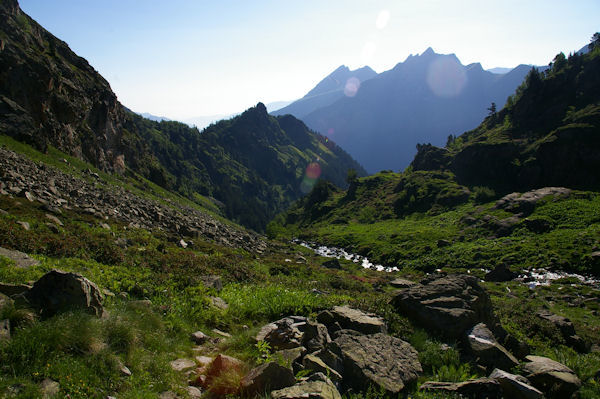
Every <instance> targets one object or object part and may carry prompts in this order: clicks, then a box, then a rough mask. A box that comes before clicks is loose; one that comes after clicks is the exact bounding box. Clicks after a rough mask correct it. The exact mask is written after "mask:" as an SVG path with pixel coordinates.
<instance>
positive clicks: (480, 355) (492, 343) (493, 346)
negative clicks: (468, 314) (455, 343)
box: [466, 323, 519, 370]
mask: <svg viewBox="0 0 600 399" xmlns="http://www.w3.org/2000/svg"><path fill="white" fill-rule="evenodd" d="M466 342H467V345H468V347H469V351H470V352H471V354H472V355H473V356H474V357H475V359H476V362H477V364H480V365H483V366H485V367H486V368H487V369H488V370H493V369H494V368H497V367H499V368H503V369H511V368H513V367H515V366H518V365H519V361H518V360H517V359H516V358H515V357H514V356H513V355H512V354H511V353H509V352H508V351H507V350H506V348H504V347H503V346H502V345H500V344H499V343H498V341H497V340H496V337H494V334H493V333H492V332H491V331H490V330H489V329H488V328H487V326H486V325H485V324H483V323H479V324H477V325H475V326H474V327H473V328H472V329H471V330H469V331H468V332H467V339H466Z"/></svg>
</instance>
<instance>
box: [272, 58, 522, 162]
mask: <svg viewBox="0 0 600 399" xmlns="http://www.w3.org/2000/svg"><path fill="white" fill-rule="evenodd" d="M529 69H531V67H530V66H526V65H519V66H518V67H516V68H514V69H513V70H511V71H510V72H509V73H506V74H501V75H499V74H494V73H492V72H489V71H484V70H483V68H482V67H481V65H480V64H477V63H476V64H470V65H466V66H465V65H462V64H461V63H460V61H459V60H458V58H456V56H455V55H454V54H448V55H443V54H437V53H435V52H434V51H433V49H431V48H428V49H427V50H426V51H425V52H424V53H423V54H421V55H416V56H412V55H411V56H409V57H408V58H407V59H406V60H405V61H404V62H400V63H398V64H397V65H396V66H395V67H394V68H393V69H391V70H389V71H385V72H382V73H380V74H378V75H377V76H374V77H372V78H370V79H368V80H366V81H364V82H362V83H361V85H360V88H359V90H358V92H357V93H356V95H355V96H353V97H348V96H344V95H343V93H342V95H340V96H339V97H338V98H337V99H336V101H335V102H332V103H330V104H329V105H326V106H321V107H319V108H317V109H315V110H314V111H313V112H311V113H309V114H305V115H303V114H301V113H294V111H295V109H294V106H295V104H292V105H290V106H289V107H287V108H284V109H283V110H280V111H278V112H280V113H281V112H286V111H288V112H290V113H292V114H293V115H294V116H296V117H299V118H300V119H302V120H303V121H304V122H305V123H306V124H307V125H308V126H309V127H310V128H312V129H314V130H316V131H319V132H322V133H324V134H330V136H329V137H330V138H331V139H333V140H335V141H336V142H337V143H338V144H339V145H341V146H342V147H343V148H344V149H346V151H348V152H349V153H350V154H351V155H352V156H353V157H355V158H356V159H357V160H358V161H359V162H360V163H361V164H362V165H363V166H364V167H365V168H366V169H367V171H369V173H374V172H376V171H378V170H383V169H392V170H398V169H403V168H404V167H406V166H407V165H408V164H409V163H410V161H411V160H412V157H413V156H414V154H415V152H416V151H415V146H416V144H417V143H419V142H423V141H427V142H431V143H434V144H436V145H443V144H444V143H445V141H446V138H447V136H448V134H449V133H450V132H463V131H466V130H469V129H472V128H474V127H476V126H477V124H478V123H479V122H480V121H481V119H483V117H484V116H485V115H486V113H487V110H486V108H487V107H489V106H490V104H491V103H492V102H495V103H496V104H497V106H498V107H499V108H500V107H502V105H503V104H504V103H505V101H506V98H507V97H508V96H509V95H510V94H511V93H512V92H513V91H514V90H515V89H516V87H517V86H518V85H519V84H520V83H521V82H522V80H523V78H524V77H525V75H526V74H527V72H528V71H529ZM436 91H437V93H436Z"/></svg>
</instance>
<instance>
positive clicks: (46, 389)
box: [40, 378, 60, 398]
mask: <svg viewBox="0 0 600 399" xmlns="http://www.w3.org/2000/svg"><path fill="white" fill-rule="evenodd" d="M59 390H60V384H59V383H58V382H56V381H54V380H51V379H50V378H45V379H44V380H42V382H40V393H41V394H42V398H52V397H54V396H55V395H57V394H58V391H59Z"/></svg>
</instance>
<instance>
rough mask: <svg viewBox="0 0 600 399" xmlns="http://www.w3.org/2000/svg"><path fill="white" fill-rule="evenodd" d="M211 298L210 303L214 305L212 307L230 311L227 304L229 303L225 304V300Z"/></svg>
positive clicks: (215, 297) (216, 297)
mask: <svg viewBox="0 0 600 399" xmlns="http://www.w3.org/2000/svg"><path fill="white" fill-rule="evenodd" d="M209 298H210V302H211V303H212V305H213V306H214V307H215V308H217V309H221V310H227V309H229V305H228V304H227V302H225V301H224V300H223V298H220V297H218V296H211V297H209Z"/></svg>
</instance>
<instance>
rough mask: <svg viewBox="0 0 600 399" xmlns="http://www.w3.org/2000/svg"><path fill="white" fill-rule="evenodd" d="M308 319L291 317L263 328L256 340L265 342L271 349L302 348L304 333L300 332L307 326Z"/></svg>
mask: <svg viewBox="0 0 600 399" xmlns="http://www.w3.org/2000/svg"><path fill="white" fill-rule="evenodd" d="M306 320H307V319H306V317H302V316H289V317H284V318H283V319H280V320H277V321H274V322H273V323H270V324H267V325H266V326H263V327H262V328H261V329H260V331H259V332H258V334H257V335H256V337H255V339H256V341H257V342H259V341H265V342H267V343H268V344H269V346H270V347H271V349H273V350H280V349H291V348H296V347H299V346H301V344H302V336H303V333H302V331H301V330H300V328H302V330H303V329H304V326H305V325H306Z"/></svg>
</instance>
